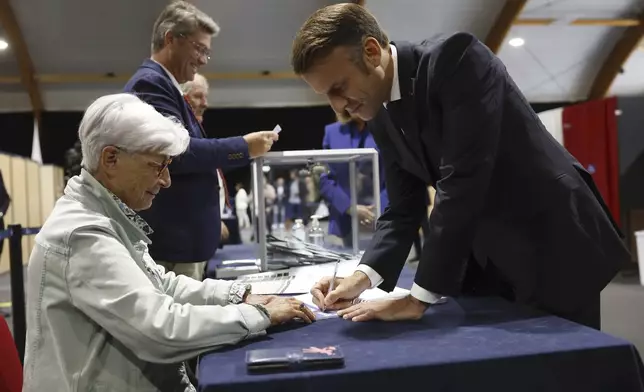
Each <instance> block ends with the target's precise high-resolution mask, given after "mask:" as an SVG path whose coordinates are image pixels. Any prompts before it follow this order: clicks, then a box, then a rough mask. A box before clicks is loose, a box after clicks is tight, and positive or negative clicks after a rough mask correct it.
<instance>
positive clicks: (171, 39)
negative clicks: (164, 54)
mask: <svg viewBox="0 0 644 392" xmlns="http://www.w3.org/2000/svg"><path fill="white" fill-rule="evenodd" d="M174 38H175V37H174V35H173V34H172V33H171V32H170V31H166V32H165V35H164V36H163V46H168V45H170V44H171V43H172V42H174Z"/></svg>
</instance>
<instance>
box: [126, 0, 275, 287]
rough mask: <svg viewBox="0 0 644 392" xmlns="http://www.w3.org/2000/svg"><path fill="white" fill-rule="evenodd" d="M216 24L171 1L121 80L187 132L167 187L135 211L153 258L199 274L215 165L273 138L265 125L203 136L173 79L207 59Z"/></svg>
mask: <svg viewBox="0 0 644 392" xmlns="http://www.w3.org/2000/svg"><path fill="white" fill-rule="evenodd" d="M218 32H219V26H217V24H216V23H215V22H214V21H213V20H212V19H211V18H210V17H209V16H208V15H206V14H205V13H203V12H202V11H200V10H198V9H197V8H196V7H195V6H194V5H192V4H190V3H187V2H184V1H177V2H172V3H170V4H169V5H168V6H166V8H165V9H164V10H163V11H162V12H161V15H159V17H158V19H157V20H156V22H155V23H154V28H153V31H152V45H151V46H152V56H151V58H150V59H147V60H145V61H144V62H143V64H142V65H141V66H140V67H139V69H138V70H137V71H136V73H135V74H134V75H133V76H132V78H131V79H130V80H129V81H128V82H127V84H126V85H125V88H124V91H125V92H130V93H134V94H136V95H137V96H138V97H139V98H141V99H142V100H143V101H145V102H147V103H149V104H150V105H152V106H153V107H154V108H155V109H156V110H157V111H158V112H160V113H162V114H165V115H169V116H173V117H175V118H177V119H178V120H179V121H181V123H182V124H183V125H184V127H185V128H186V129H187V130H188V132H189V133H190V145H189V146H188V150H187V151H186V152H185V153H184V154H183V155H181V156H180V157H179V158H178V159H175V160H174V161H173V162H172V164H171V165H170V167H169V169H170V173H171V175H172V180H173V184H172V187H170V188H168V189H164V190H163V192H160V193H159V194H158V195H156V200H155V202H154V205H153V206H152V208H150V209H149V210H146V211H144V212H142V213H141V216H142V217H143V219H145V220H146V221H147V222H148V223H149V224H150V226H151V227H152V229H153V230H154V234H152V235H151V236H150V239H151V240H152V245H151V246H150V254H151V256H152V258H153V259H155V260H158V261H160V262H161V263H160V264H162V265H164V266H166V267H167V269H169V270H173V271H174V272H175V273H178V274H184V275H187V276H190V277H192V278H194V279H199V280H201V279H202V277H203V271H204V265H205V263H206V261H208V260H209V259H210V258H211V257H212V256H213V255H214V253H215V251H216V249H217V247H218V244H219V240H220V236H221V216H220V210H219V203H220V202H222V201H220V200H219V191H218V188H217V185H218V179H217V169H218V168H229V167H230V168H232V167H241V166H245V165H248V164H249V162H250V158H254V157H256V156H259V155H263V154H265V153H266V152H267V151H269V150H270V148H271V146H272V144H273V142H274V141H276V140H277V139H278V136H277V134H276V133H275V132H271V131H266V132H255V133H251V134H248V135H245V136H243V137H241V136H239V137H231V138H225V139H208V138H207V137H206V134H205V132H204V131H203V129H202V128H201V126H200V125H199V122H198V120H197V118H196V116H195V114H194V113H193V111H192V109H191V108H190V106H189V105H188V103H187V102H186V100H185V99H184V96H183V92H182V90H181V85H180V83H185V82H188V81H191V80H193V78H194V76H195V74H196V73H197V71H198V69H199V68H200V67H202V66H204V65H205V64H206V63H207V62H208V60H210V45H211V40H212V38H213V37H214V36H216V35H217V34H218Z"/></svg>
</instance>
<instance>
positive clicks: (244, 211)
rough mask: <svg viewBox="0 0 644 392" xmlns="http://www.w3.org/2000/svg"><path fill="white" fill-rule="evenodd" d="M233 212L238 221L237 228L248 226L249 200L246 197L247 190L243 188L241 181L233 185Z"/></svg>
mask: <svg viewBox="0 0 644 392" xmlns="http://www.w3.org/2000/svg"><path fill="white" fill-rule="evenodd" d="M235 190H236V191H237V193H235V212H236V213H237V222H239V230H241V229H245V228H247V227H250V218H249V217H248V205H249V203H250V202H251V200H250V197H248V192H246V189H244V184H242V183H241V182H239V183H237V185H235Z"/></svg>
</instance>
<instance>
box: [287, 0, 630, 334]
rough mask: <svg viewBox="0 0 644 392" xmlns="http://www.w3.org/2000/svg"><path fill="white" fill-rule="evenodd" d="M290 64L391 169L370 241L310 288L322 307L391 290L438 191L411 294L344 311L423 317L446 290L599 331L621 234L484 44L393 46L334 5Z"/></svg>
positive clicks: (588, 180) (305, 34) (359, 12)
mask: <svg viewBox="0 0 644 392" xmlns="http://www.w3.org/2000/svg"><path fill="white" fill-rule="evenodd" d="M292 64H293V68H294V71H295V73H296V74H298V75H301V76H302V77H303V79H304V80H305V81H306V82H307V83H308V84H309V85H310V86H311V87H312V88H313V89H314V90H315V91H316V92H318V93H319V94H323V95H326V96H327V97H328V99H329V102H330V104H331V106H333V109H334V110H335V112H336V113H342V112H344V111H347V112H349V113H350V114H351V115H354V116H357V117H360V118H362V119H363V120H365V121H370V120H373V121H370V123H369V125H370V126H371V125H373V128H371V131H372V133H373V135H374V138H375V139H376V142H377V143H378V147H380V150H381V152H382V156H383V161H384V162H385V165H384V166H385V171H386V175H387V189H388V194H389V201H390V202H389V207H388V208H387V209H386V211H385V213H384V214H383V215H382V216H381V217H380V219H379V220H378V224H377V230H376V233H375V235H374V237H373V240H372V241H371V244H370V245H369V247H368V248H367V250H366V252H365V253H364V256H363V257H362V260H361V262H360V265H359V266H358V268H357V270H356V271H355V272H354V274H353V275H351V276H349V277H347V278H344V279H338V280H337V281H336V282H335V289H334V290H333V291H332V292H330V293H329V292H328V291H329V286H330V284H329V283H330V279H331V278H325V279H323V280H322V281H320V282H319V283H318V284H316V285H315V287H314V288H313V290H312V293H313V296H314V298H315V301H316V302H317V303H318V304H320V306H322V307H325V306H327V307H329V306H336V307H342V306H346V305H347V302H349V303H350V301H351V300H353V299H354V298H356V297H357V296H358V295H360V293H361V292H362V291H364V290H366V289H368V288H369V287H376V286H379V287H380V288H382V289H384V290H388V291H390V290H392V289H393V288H394V287H395V285H396V282H397V281H398V277H399V275H400V272H401V270H402V268H403V265H404V262H405V255H406V254H407V251H408V250H409V246H410V245H411V244H410V242H411V239H412V238H413V237H412V234H413V233H415V232H417V231H418V228H419V226H420V223H421V221H422V219H423V217H424V216H425V214H426V211H427V208H426V204H425V201H426V196H427V186H428V185H434V186H435V188H436V200H435V201H436V202H435V205H434V209H433V211H432V214H431V216H430V220H429V230H428V232H427V233H425V246H424V247H423V254H422V255H421V259H420V262H419V264H418V270H417V271H416V276H415V279H414V285H413V286H412V288H411V293H410V295H409V296H407V297H404V298H400V299H393V300H381V301H368V302H363V303H360V304H357V305H353V306H350V307H349V308H347V309H344V310H341V311H340V312H338V314H339V315H340V316H342V317H344V318H346V319H351V320H354V321H365V320H370V319H382V320H410V319H418V318H421V317H422V316H423V313H424V312H425V310H426V309H427V307H428V306H430V305H432V304H435V303H437V302H439V301H440V296H441V295H446V296H455V295H459V294H462V293H468V294H477V295H481V294H483V295H498V296H502V297H503V298H506V299H507V300H509V301H516V302H519V303H523V304H526V305H530V306H533V307H535V308H538V309H541V310H543V311H546V312H548V313H551V314H555V315H557V316H560V317H563V318H566V319H568V320H571V321H573V322H577V323H580V324H584V325H587V326H589V327H592V328H596V329H599V328H600V314H601V313H600V293H601V291H602V290H603V289H604V287H606V285H607V284H608V283H609V282H610V281H611V279H613V277H614V276H615V274H616V273H617V271H618V270H619V268H620V266H621V265H622V264H623V263H626V262H628V260H629V259H630V255H629V253H628V251H627V250H626V247H625V246H624V243H623V242H622V238H621V233H620V232H619V229H618V228H617V225H616V224H615V222H614V221H613V220H612V217H611V215H610V212H609V211H608V208H607V207H606V205H605V204H604V202H603V200H602V198H601V196H600V194H599V192H598V190H597V187H596V186H595V183H594V182H593V180H592V177H591V176H590V174H589V173H588V172H587V171H586V170H585V169H584V167H583V166H581V165H580V164H579V162H577V160H576V159H575V158H574V157H572V156H571V155H570V154H569V153H568V152H567V151H566V150H565V149H564V148H563V147H562V146H561V145H560V144H559V143H558V142H557V141H556V140H555V139H554V138H553V137H552V135H551V134H550V133H549V132H548V131H547V130H546V129H545V127H544V126H543V124H542V123H541V122H540V121H539V118H538V117H537V115H536V114H535V113H534V111H533V110H532V108H531V107H530V105H529V103H528V101H527V100H526V98H525V97H524V96H523V95H522V94H521V91H520V90H519V88H518V87H517V86H516V84H515V83H514V81H513V80H512V78H511V77H510V75H509V74H508V72H507V70H506V68H505V66H504V64H503V63H502V62H501V60H499V58H498V57H496V56H495V55H494V53H492V52H491V51H490V50H489V49H488V48H487V47H486V46H485V45H484V44H483V43H481V42H480V41H479V40H477V39H476V38H475V37H474V36H472V35H471V34H468V33H456V34H453V35H450V36H445V37H441V38H440V39H430V40H426V41H423V42H422V43H418V44H411V43H408V42H400V41H397V42H390V41H389V38H388V37H387V35H386V34H385V32H384V31H383V30H382V29H381V27H380V26H379V25H378V22H377V21H376V19H375V18H374V17H373V15H371V14H370V13H369V11H367V10H366V9H365V8H364V7H361V6H359V5H357V4H335V5H331V6H328V7H325V8H322V9H320V10H318V11H316V12H315V13H314V14H313V15H311V17H310V18H309V19H308V20H307V21H306V22H305V23H304V25H303V26H302V28H301V29H300V31H299V32H298V33H297V35H296V37H295V40H294V43H293V56H292ZM383 106H384V107H383ZM391 125H393V126H391Z"/></svg>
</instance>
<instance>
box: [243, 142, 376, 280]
mask: <svg viewBox="0 0 644 392" xmlns="http://www.w3.org/2000/svg"><path fill="white" fill-rule="evenodd" d="M340 163H346V164H348V170H349V193H350V200H351V209H350V211H351V229H352V231H351V237H352V253H353V256H357V255H358V254H359V222H358V215H357V213H356V207H357V205H358V185H357V184H358V175H359V173H358V165H359V164H360V165H361V166H364V165H363V163H368V164H370V165H371V166H370V170H369V171H370V175H371V177H372V178H370V181H371V184H372V187H373V197H372V199H371V197H370V200H372V202H373V203H372V204H373V206H374V215H375V217H376V219H377V218H378V217H379V216H380V210H381V205H380V170H379V167H378V164H379V162H378V151H377V150H376V149H373V148H352V149H338V150H300V151H281V152H269V153H268V154H266V155H265V156H263V157H259V158H255V159H254V160H253V161H252V163H251V188H252V194H253V198H252V203H253V204H252V208H251V210H252V215H253V217H252V221H253V226H254V232H255V233H256V236H255V240H256V242H257V244H258V246H257V259H258V260H259V263H260V270H261V271H268V270H269V268H268V267H269V266H268V252H267V238H266V237H267V236H266V234H267V215H266V203H265V192H264V173H265V172H266V171H267V170H269V171H270V170H273V169H279V167H291V168H293V167H297V168H298V169H297V173H298V176H299V177H306V176H310V177H311V178H315V177H316V176H317V178H318V179H319V176H320V174H322V173H325V172H326V171H327V170H328V169H327V165H329V164H340ZM284 186H285V187H286V186H287V185H286V184H285V185H284ZM364 189H368V188H364ZM367 193H368V195H369V196H371V192H370V191H369V190H367ZM301 202H302V203H304V200H301Z"/></svg>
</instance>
